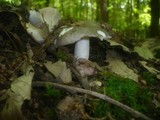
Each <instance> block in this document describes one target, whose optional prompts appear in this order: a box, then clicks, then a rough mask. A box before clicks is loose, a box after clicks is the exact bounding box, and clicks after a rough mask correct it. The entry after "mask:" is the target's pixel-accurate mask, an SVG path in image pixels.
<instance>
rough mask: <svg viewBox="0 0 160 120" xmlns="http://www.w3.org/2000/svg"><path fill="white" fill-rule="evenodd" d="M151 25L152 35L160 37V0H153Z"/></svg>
mask: <svg viewBox="0 0 160 120" xmlns="http://www.w3.org/2000/svg"><path fill="white" fill-rule="evenodd" d="M150 5H151V25H150V35H149V36H150V37H158V36H159V37H160V32H159V31H160V29H159V17H160V0H151V3H150Z"/></svg>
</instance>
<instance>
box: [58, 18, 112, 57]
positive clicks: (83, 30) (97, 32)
mask: <svg viewBox="0 0 160 120" xmlns="http://www.w3.org/2000/svg"><path fill="white" fill-rule="evenodd" d="M90 37H96V38H99V39H100V40H101V41H102V40H103V39H108V38H111V36H110V35H109V34H108V32H107V31H106V30H105V29H103V28H101V26H100V24H99V23H96V22H92V21H91V22H82V23H81V24H79V26H75V27H65V28H63V30H62V31H61V32H60V34H59V38H58V40H57V43H56V44H57V46H64V45H68V44H72V43H75V49H74V57H75V58H77V59H79V58H84V59H89V50H90V44H89V42H90V40H89V38H90Z"/></svg>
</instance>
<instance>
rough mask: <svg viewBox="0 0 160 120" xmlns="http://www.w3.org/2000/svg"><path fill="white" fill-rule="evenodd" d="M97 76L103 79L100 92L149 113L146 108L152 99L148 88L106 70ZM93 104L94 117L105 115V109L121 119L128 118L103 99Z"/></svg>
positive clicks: (124, 113) (123, 112)
mask: <svg viewBox="0 0 160 120" xmlns="http://www.w3.org/2000/svg"><path fill="white" fill-rule="evenodd" d="M99 77H100V79H101V80H103V81H104V88H102V89H101V90H100V92H103V93H105V94H106V95H108V96H110V97H111V98H113V99H115V100H118V101H120V102H122V103H124V104H126V105H128V106H130V107H132V108H134V109H136V110H138V111H140V112H142V113H149V111H148V110H149V109H150V104H151V99H152V94H151V92H150V91H149V89H147V88H142V87H140V86H139V85H138V84H137V83H135V82H134V81H133V80H131V79H128V78H122V77H120V76H118V75H115V74H113V73H111V72H107V71H103V72H101V73H100V74H99ZM94 105H95V106H94V108H95V109H94V111H93V114H94V115H95V116H96V117H103V116H105V115H106V111H108V112H110V113H111V114H112V115H113V116H115V117H117V118H120V119H123V120H125V119H129V118H130V116H129V115H128V114H126V112H125V111H123V110H122V109H121V108H118V107H116V106H114V105H111V104H108V103H106V102H104V101H99V102H98V103H97V104H94ZM104 111H105V112H104Z"/></svg>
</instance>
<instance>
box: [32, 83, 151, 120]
mask: <svg viewBox="0 0 160 120" xmlns="http://www.w3.org/2000/svg"><path fill="white" fill-rule="evenodd" d="M45 85H52V86H54V87H55V88H58V89H63V90H67V91H69V92H72V93H82V94H88V95H91V96H94V97H97V98H99V99H102V100H104V101H107V102H109V103H111V104H114V105H116V106H118V107H120V108H122V109H123V110H125V111H127V112H129V113H131V114H132V115H133V116H134V117H136V118H142V119H144V120H152V119H151V118H149V117H147V116H146V115H144V114H142V113H140V112H138V111H136V110H134V109H133V108H130V107H129V106H127V105H125V104H122V103H120V102H118V101H116V100H114V99H112V98H110V97H108V96H106V95H103V94H100V93H97V92H94V91H90V90H86V89H82V88H77V87H72V86H67V85H62V84H58V83H52V82H41V81H36V82H33V87H40V86H45Z"/></svg>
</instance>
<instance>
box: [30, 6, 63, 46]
mask: <svg viewBox="0 0 160 120" xmlns="http://www.w3.org/2000/svg"><path fill="white" fill-rule="evenodd" d="M60 20H61V17H60V14H59V12H58V10H57V9H55V8H52V7H46V8H42V9H40V10H39V11H36V10H30V16H29V22H30V23H29V24H28V25H27V32H28V33H29V34H30V35H31V36H32V37H33V38H34V40H35V41H36V42H38V43H43V42H44V41H45V39H46V37H47V36H48V34H49V33H51V32H53V30H54V28H55V27H56V26H57V25H58V23H59V21H60Z"/></svg>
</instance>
